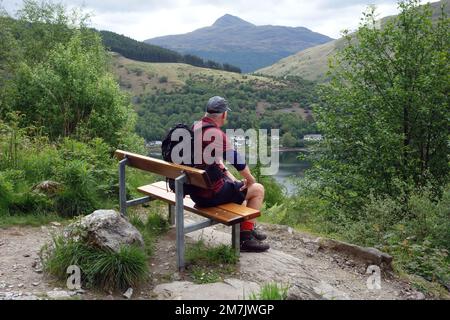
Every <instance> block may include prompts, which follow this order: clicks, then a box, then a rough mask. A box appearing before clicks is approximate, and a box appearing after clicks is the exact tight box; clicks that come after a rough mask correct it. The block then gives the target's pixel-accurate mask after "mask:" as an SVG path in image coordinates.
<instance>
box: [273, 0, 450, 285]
mask: <svg viewBox="0 0 450 320" xmlns="http://www.w3.org/2000/svg"><path fill="white" fill-rule="evenodd" d="M400 7H401V9H402V12H401V13H400V15H399V16H397V17H396V18H394V19H391V20H389V21H388V22H387V23H386V25H385V27H384V28H383V29H381V30H380V29H378V28H376V23H375V19H374V12H373V11H369V12H368V13H366V14H365V16H364V18H365V19H364V21H363V23H362V25H361V27H360V28H359V30H358V32H357V40H358V41H357V42H353V41H352V39H351V37H350V36H347V46H346V48H345V49H344V50H342V51H341V53H340V54H339V55H338V58H337V60H336V61H335V63H334V67H333V69H332V72H331V73H330V77H331V82H330V83H329V84H327V85H324V86H322V87H321V90H320V94H321V100H320V102H319V103H318V104H317V105H316V108H315V114H316V118H317V123H318V127H319V130H320V131H321V132H322V133H323V134H324V137H325V139H324V141H323V142H321V143H320V144H319V145H317V146H316V147H314V148H312V151H313V152H312V153H311V154H310V157H309V160H311V161H312V163H313V168H312V169H310V170H309V171H307V174H306V179H305V180H303V181H302V182H300V183H299V188H298V190H299V192H298V195H296V196H295V197H292V198H291V199H290V200H286V201H285V202H284V203H282V204H281V203H279V204H278V205H277V206H275V207H272V208H268V209H267V210H266V211H267V212H266V219H268V220H269V221H272V222H277V223H283V224H290V225H293V226H296V227H299V228H301V229H306V230H308V231H313V232H315V233H319V234H326V235H328V236H332V237H335V238H340V239H344V240H347V241H350V242H353V243H357V244H360V245H364V246H374V247H377V248H379V249H381V250H384V251H386V252H389V253H391V254H392V255H393V256H394V263H395V267H396V268H397V270H399V271H406V272H408V273H413V274H415V275H419V276H421V277H423V278H425V279H427V280H429V281H436V282H437V283H440V284H442V285H446V286H448V284H449V280H450V273H449V270H450V258H449V255H448V253H449V250H450V241H449V240H450V238H449V232H448V230H450V224H449V221H450V200H449V195H450V183H449V182H450V181H449V178H450V175H449V172H450V171H449V160H448V159H449V158H448V156H449V151H450V144H449V137H450V136H449V123H448V119H449V116H450V109H449V103H448V96H447V93H448V91H449V84H450V82H449V78H448V75H449V74H450V73H449V63H448V58H449V52H450V50H449V49H450V41H449V39H450V35H449V30H450V29H449V19H448V18H447V16H446V15H445V13H443V14H442V16H441V18H440V19H439V20H438V22H437V23H433V22H432V19H431V16H432V13H431V10H430V8H429V7H427V6H424V7H422V6H419V4H418V2H417V1H414V0H411V1H401V2H400Z"/></svg>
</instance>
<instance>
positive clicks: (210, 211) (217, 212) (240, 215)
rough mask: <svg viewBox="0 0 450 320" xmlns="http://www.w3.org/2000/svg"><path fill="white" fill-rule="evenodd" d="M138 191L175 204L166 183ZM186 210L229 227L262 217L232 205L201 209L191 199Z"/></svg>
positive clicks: (158, 183)
mask: <svg viewBox="0 0 450 320" xmlns="http://www.w3.org/2000/svg"><path fill="white" fill-rule="evenodd" d="M138 191H139V192H141V193H143V194H146V195H149V196H151V197H154V198H157V199H159V200H163V201H166V202H169V203H171V204H175V193H173V192H171V191H170V190H169V192H167V190H166V182H165V181H159V182H156V183H154V184H151V185H147V186H142V187H139V188H138ZM184 209H185V210H187V211H190V212H193V213H196V214H199V215H201V216H203V217H205V218H209V219H212V220H214V221H217V222H220V223H223V224H225V225H227V226H231V225H234V224H237V223H240V222H243V221H245V220H250V219H254V218H257V217H259V216H260V215H261V214H260V212H259V211H258V210H255V209H251V208H247V207H244V206H241V205H238V204H232V203H229V204H224V205H220V206H217V207H212V208H199V207H197V206H196V205H195V203H194V201H192V199H190V198H189V197H186V198H185V199H184Z"/></svg>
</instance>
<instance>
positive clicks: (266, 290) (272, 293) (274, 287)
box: [249, 283, 289, 300]
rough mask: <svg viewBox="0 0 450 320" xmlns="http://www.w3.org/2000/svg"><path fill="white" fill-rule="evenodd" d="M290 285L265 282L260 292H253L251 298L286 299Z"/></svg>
mask: <svg viewBox="0 0 450 320" xmlns="http://www.w3.org/2000/svg"><path fill="white" fill-rule="evenodd" d="M288 290H289V286H283V285H278V284H277V283H267V284H265V285H264V286H263V287H262V288H261V290H260V291H259V293H252V294H251V295H250V297H249V298H250V300H286V299H287V296H288Z"/></svg>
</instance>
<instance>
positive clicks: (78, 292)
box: [75, 289, 86, 294]
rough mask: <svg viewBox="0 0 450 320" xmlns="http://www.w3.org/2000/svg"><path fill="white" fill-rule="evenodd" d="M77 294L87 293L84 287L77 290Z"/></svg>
mask: <svg viewBox="0 0 450 320" xmlns="http://www.w3.org/2000/svg"><path fill="white" fill-rule="evenodd" d="M75 293H76V294H85V293H86V290H83V289H78V290H77V291H75Z"/></svg>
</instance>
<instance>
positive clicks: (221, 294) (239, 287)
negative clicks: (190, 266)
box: [153, 279, 259, 300]
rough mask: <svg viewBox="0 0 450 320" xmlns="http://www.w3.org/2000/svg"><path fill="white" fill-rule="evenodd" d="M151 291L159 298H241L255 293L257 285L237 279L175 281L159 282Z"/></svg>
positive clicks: (257, 288)
mask: <svg viewBox="0 0 450 320" xmlns="http://www.w3.org/2000/svg"><path fill="white" fill-rule="evenodd" d="M153 292H154V293H155V294H156V295H157V296H158V299H161V300H186V299H188V300H242V299H249V298H250V297H251V295H252V294H257V293H258V292H259V285H258V284H257V283H254V282H249V281H243V280H239V279H226V280H224V281H223V282H217V283H208V284H194V283H192V282H188V281H176V282H172V283H165V284H160V285H158V286H156V287H155V289H154V290H153Z"/></svg>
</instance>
